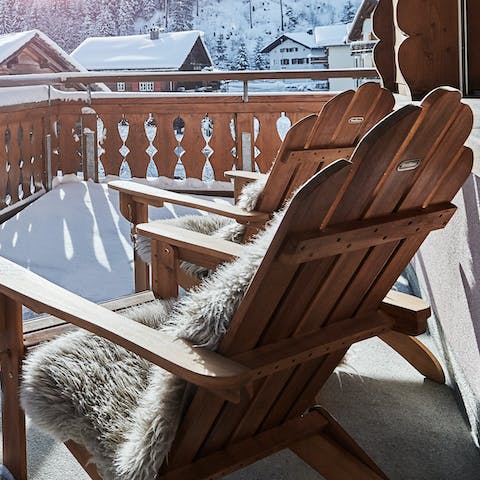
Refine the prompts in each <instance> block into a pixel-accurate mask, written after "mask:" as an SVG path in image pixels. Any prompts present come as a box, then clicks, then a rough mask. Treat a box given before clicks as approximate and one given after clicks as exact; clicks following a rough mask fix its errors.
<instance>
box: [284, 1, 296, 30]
mask: <svg viewBox="0 0 480 480" xmlns="http://www.w3.org/2000/svg"><path fill="white" fill-rule="evenodd" d="M284 17H285V23H286V25H285V30H286V31H287V32H294V31H295V28H296V27H297V23H298V17H297V15H296V14H295V12H294V10H293V8H292V7H291V6H290V5H289V6H288V7H287V8H286V9H285V15H284Z"/></svg>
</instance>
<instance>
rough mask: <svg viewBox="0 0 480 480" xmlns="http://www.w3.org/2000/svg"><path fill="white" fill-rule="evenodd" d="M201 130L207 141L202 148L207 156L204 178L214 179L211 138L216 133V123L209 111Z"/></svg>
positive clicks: (201, 124) (205, 179)
mask: <svg viewBox="0 0 480 480" xmlns="http://www.w3.org/2000/svg"><path fill="white" fill-rule="evenodd" d="M200 130H201V132H202V136H203V139H204V141H205V145H204V147H203V148H202V154H203V155H204V156H205V164H204V165H203V170H202V180H204V181H210V180H214V178H215V174H214V172H213V167H212V164H211V163H210V157H211V156H212V155H213V153H214V150H213V148H212V147H211V146H210V140H211V139H212V137H213V135H214V124H213V119H212V118H210V117H209V116H208V113H207V114H206V115H205V117H203V118H202V120H201V121H200Z"/></svg>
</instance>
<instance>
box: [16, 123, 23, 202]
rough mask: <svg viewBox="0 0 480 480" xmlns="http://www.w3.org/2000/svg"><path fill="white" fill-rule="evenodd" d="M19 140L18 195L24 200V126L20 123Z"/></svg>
mask: <svg viewBox="0 0 480 480" xmlns="http://www.w3.org/2000/svg"><path fill="white" fill-rule="evenodd" d="M17 142H18V153H19V155H18V187H17V192H18V193H17V195H18V199H19V200H23V196H24V192H23V126H22V124H20V125H19V126H18V130H17Z"/></svg>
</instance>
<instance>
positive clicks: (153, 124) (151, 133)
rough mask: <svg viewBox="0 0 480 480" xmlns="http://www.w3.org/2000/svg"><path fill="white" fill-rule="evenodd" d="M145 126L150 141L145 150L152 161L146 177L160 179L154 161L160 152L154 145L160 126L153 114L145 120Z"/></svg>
mask: <svg viewBox="0 0 480 480" xmlns="http://www.w3.org/2000/svg"><path fill="white" fill-rule="evenodd" d="M143 126H144V129H145V136H146V137H147V140H148V146H147V148H146V149H145V152H146V153H147V155H148V157H149V158H150V161H149V163H148V167H147V172H146V176H147V177H158V169H157V166H156V165H155V161H154V157H155V154H156V153H157V152H158V150H157V148H156V147H155V145H154V144H153V141H154V140H155V136H156V135H157V130H158V125H157V121H156V120H155V118H154V116H153V114H152V113H149V114H148V118H147V119H146V120H145V122H144V124H143Z"/></svg>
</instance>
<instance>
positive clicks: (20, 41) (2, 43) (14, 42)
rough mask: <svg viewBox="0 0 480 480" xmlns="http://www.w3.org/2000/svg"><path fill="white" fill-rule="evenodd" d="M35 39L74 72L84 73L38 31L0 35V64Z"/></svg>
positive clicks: (79, 65) (80, 66) (72, 60)
mask: <svg viewBox="0 0 480 480" xmlns="http://www.w3.org/2000/svg"><path fill="white" fill-rule="evenodd" d="M35 37H37V38H39V39H40V40H41V41H42V42H43V43H45V44H46V45H47V46H48V47H49V48H50V49H51V50H53V51H54V52H55V53H56V54H57V55H58V56H59V57H61V58H63V60H65V61H66V62H68V63H69V64H70V65H72V67H74V68H75V69H76V70H78V71H79V72H85V71H86V69H85V68H84V67H83V66H82V65H81V64H80V63H79V62H78V61H77V60H75V59H74V58H72V57H71V56H70V55H69V54H68V53H67V52H66V51H65V50H63V48H61V47H60V46H59V45H57V44H56V43H55V42H54V41H53V40H52V39H51V38H49V37H47V35H45V34H44V33H43V32H41V31H40V30H28V31H26V32H17V33H5V34H3V35H0V63H1V62H3V61H5V60H7V59H8V58H9V57H11V56H12V55H13V54H14V53H16V52H17V51H18V50H20V49H21V48H22V47H23V46H24V45H25V44H27V43H28V42H30V41H31V40H33V39H34V38H35Z"/></svg>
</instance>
